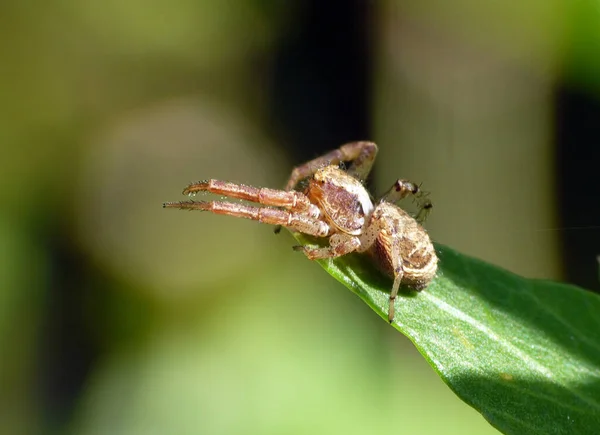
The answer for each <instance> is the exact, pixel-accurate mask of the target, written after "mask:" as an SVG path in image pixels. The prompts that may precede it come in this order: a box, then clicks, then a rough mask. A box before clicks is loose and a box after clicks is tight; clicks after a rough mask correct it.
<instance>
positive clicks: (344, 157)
mask: <svg viewBox="0 0 600 435" xmlns="http://www.w3.org/2000/svg"><path fill="white" fill-rule="evenodd" d="M376 156H377V145H376V144H375V143H373V142H368V141H358V142H349V143H346V144H344V145H342V146H341V147H339V148H337V149H335V150H333V151H330V152H328V153H327V154H325V155H323V156H321V157H317V158H316V159H314V160H310V161H308V162H306V163H304V164H302V165H300V166H296V167H295V168H294V169H293V170H292V174H291V175H290V179H289V180H288V182H287V184H286V186H285V190H287V191H291V190H293V189H294V188H295V187H296V186H297V185H298V183H299V182H300V181H301V180H303V179H305V178H307V177H310V176H312V175H313V174H314V173H315V172H316V171H318V170H319V169H320V168H322V167H323V166H327V165H337V164H338V163H340V162H351V164H350V167H349V168H348V170H347V172H348V173H349V174H350V175H352V176H353V177H355V178H358V179H359V180H364V179H366V178H367V175H369V172H371V168H372V166H373V162H374V161H375V157H376Z"/></svg>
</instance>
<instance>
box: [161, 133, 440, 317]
mask: <svg viewBox="0 0 600 435" xmlns="http://www.w3.org/2000/svg"><path fill="white" fill-rule="evenodd" d="M376 155H377V145H376V144H374V143H373V142H366V141H361V142H350V143H347V144H345V145H342V146H341V147H340V148H338V149H336V150H333V151H331V152H329V153H327V154H325V155H323V156H321V157H318V158H316V159H314V160H311V161H309V162H307V163H305V164H303V165H301V166H298V167H296V168H294V170H293V171H292V174H291V176H290V179H289V181H288V183H287V185H286V186H285V190H275V189H268V188H257V187H252V186H246V185H243V184H235V183H230V182H227V181H220V180H206V181H201V182H198V183H192V184H190V185H189V186H188V187H186V188H185V189H184V190H183V194H184V195H192V194H195V193H196V192H210V193H215V194H217V195H223V196H227V197H230V198H237V199H242V200H246V201H250V202H254V203H258V204H261V205H263V206H264V207H256V206H251V205H245V204H240V203H233V202H224V201H208V202H207V201H180V202H166V203H164V204H163V207H167V208H178V209H184V210H203V211H210V212H212V213H216V214H224V215H229V216H234V217H242V218H246V219H252V220H256V221H259V222H262V223H266V224H271V225H277V226H284V227H286V228H289V229H290V230H292V231H296V232H300V233H304V234H308V235H311V236H315V237H322V238H327V239H328V241H329V246H327V247H311V246H295V247H294V249H295V250H298V251H302V252H304V254H305V255H306V256H307V257H308V258H309V259H311V260H315V259H320V258H333V257H339V256H342V255H346V254H349V253H351V252H359V253H366V254H368V255H370V256H371V257H372V258H373V260H374V262H375V264H376V265H377V266H378V267H379V268H380V269H381V270H382V271H383V272H384V273H386V274H388V275H389V276H391V277H392V278H393V279H394V284H393V285H392V290H391V292H390V298H389V308H388V320H389V321H390V323H391V322H392V320H393V319H394V301H395V299H396V296H397V295H398V289H399V288H400V284H404V285H407V286H409V287H411V288H413V289H415V290H422V289H423V288H425V287H427V285H428V284H429V282H430V281H431V280H432V279H433V277H434V276H435V273H436V271H437V261H438V259H437V256H436V253H435V249H434V246H433V244H432V242H431V239H430V238H429V235H428V234H427V232H426V231H425V230H424V229H423V227H422V226H421V223H422V222H423V221H424V220H425V218H426V217H427V214H428V213H429V211H430V210H431V202H430V201H429V200H428V199H427V198H426V195H425V194H424V193H423V192H422V191H421V190H420V189H419V186H417V185H416V184H414V183H411V182H410V181H407V180H398V181H396V182H395V183H394V185H393V186H392V187H391V189H390V190H389V191H388V192H387V193H386V194H385V195H383V197H382V198H381V199H380V200H379V201H378V202H377V203H376V204H375V205H374V204H373V202H372V200H371V197H370V195H369V193H368V192H367V190H366V189H365V187H364V185H363V180H365V179H366V178H367V175H368V174H369V172H370V171H371V167H372V166H373V162H374V161H375V156H376ZM344 162H349V166H348V168H347V169H345V170H344V169H341V168H340V166H339V165H340V164H341V163H344ZM303 180H307V181H308V184H307V187H306V188H304V189H303V190H302V191H297V190H294V189H296V188H298V185H299V183H300V182H301V181H303ZM408 196H413V197H414V198H415V200H416V201H417V204H418V205H419V212H418V213H417V215H416V216H415V217H413V216H411V215H410V214H408V213H407V212H406V211H404V210H403V209H401V208H400V207H398V206H397V205H396V203H397V202H398V201H400V200H401V199H404V198H406V197H408Z"/></svg>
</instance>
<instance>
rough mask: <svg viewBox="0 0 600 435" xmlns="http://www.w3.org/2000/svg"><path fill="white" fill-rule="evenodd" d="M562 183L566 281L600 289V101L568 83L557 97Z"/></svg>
mask: <svg viewBox="0 0 600 435" xmlns="http://www.w3.org/2000/svg"><path fill="white" fill-rule="evenodd" d="M556 125H557V127H556V128H557V130H556V143H557V156H556V157H557V158H556V161H557V186H558V199H559V204H560V210H559V216H560V220H561V222H560V224H559V227H560V228H561V230H560V236H561V241H562V247H563V262H564V267H565V271H566V279H567V281H569V282H572V283H575V284H577V285H580V286H582V287H585V288H588V289H592V290H594V291H596V292H598V291H600V278H599V274H598V269H599V267H600V266H599V265H598V261H597V260H596V257H597V256H598V255H599V254H600V201H599V200H598V198H600V178H599V176H598V174H599V171H598V168H600V99H597V98H594V95H593V94H591V93H590V92H589V91H584V90H580V89H577V88H574V87H568V86H566V85H563V86H562V87H560V88H559V90H558V92H557V95H556Z"/></svg>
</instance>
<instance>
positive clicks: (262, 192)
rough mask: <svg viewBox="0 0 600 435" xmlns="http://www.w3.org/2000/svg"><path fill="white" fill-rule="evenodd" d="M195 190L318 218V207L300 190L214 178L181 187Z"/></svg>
mask: <svg viewBox="0 0 600 435" xmlns="http://www.w3.org/2000/svg"><path fill="white" fill-rule="evenodd" d="M197 192H210V193H215V194H217V195H223V196H227V197H229V198H237V199H243V200H246V201H250V202H256V203H258V204H263V205H268V206H274V207H283V208H287V209H290V210H292V211H297V212H308V214H309V215H310V216H311V217H314V218H318V217H319V215H320V210H319V208H318V207H317V206H316V205H314V204H312V203H311V202H310V201H309V200H308V198H307V197H306V196H305V195H304V194H303V193H301V192H295V191H291V192H286V191H283V190H275V189H268V188H259V187H254V186H247V185H245V184H236V183H231V182H229V181H220V180H214V179H211V180H205V181H199V182H197V183H192V184H190V185H188V186H187V187H186V188H185V189H183V194H184V195H194V194H195V193H197Z"/></svg>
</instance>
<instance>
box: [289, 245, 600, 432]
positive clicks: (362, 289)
mask: <svg viewBox="0 0 600 435" xmlns="http://www.w3.org/2000/svg"><path fill="white" fill-rule="evenodd" d="M298 240H300V241H301V242H302V243H314V241H310V240H309V239H307V238H306V237H302V236H298ZM436 249H437V251H438V256H439V259H440V270H439V272H438V276H437V277H436V278H435V279H434V281H433V282H432V283H431V284H430V285H429V287H428V288H427V289H426V290H424V291H422V292H419V293H416V292H410V291H407V292H405V293H403V294H402V295H401V296H400V297H399V298H398V299H397V301H396V316H395V319H394V322H393V326H394V327H395V328H396V329H397V330H399V331H400V332H402V333H403V334H404V335H406V336H407V337H408V338H409V339H410V340H411V341H412V342H413V343H414V344H415V346H416V347H417V348H418V350H419V351H420V352H421V354H422V355H423V356H424V357H425V358H426V359H427V361H428V362H429V363H430V364H431V366H432V367H433V368H434V369H435V370H436V371H437V373H438V374H439V375H440V377H441V378H442V379H443V380H444V382H446V384H447V385H448V386H449V387H450V388H451V389H452V390H453V391H454V392H455V393H456V394H457V395H458V396H459V397H460V398H461V399H462V400H463V401H465V402H466V403H468V404H469V405H471V406H472V407H473V408H475V409H477V410H478V411H479V412H481V414H482V415H483V416H484V417H485V418H486V419H487V420H488V421H489V422H490V423H491V424H492V425H493V426H494V427H496V428H497V429H498V430H500V431H502V432H503V433H506V434H511V435H513V434H514V435H521V434H531V435H534V434H586V435H587V434H594V433H600V297H598V295H596V294H594V293H592V292H589V291H586V290H583V289H581V288H578V287H575V286H572V285H567V284H561V283H556V282H551V281H542V280H531V279H526V278H522V277H519V276H517V275H514V274H513V273H510V272H508V271H506V270H503V269H501V268H498V267H496V266H493V265H490V264H487V263H485V262H483V261H480V260H477V259H474V258H471V257H467V256H464V255H462V254H459V253H457V252H455V251H453V250H452V249H450V248H448V247H445V246H442V245H436ZM320 264H321V265H322V266H323V267H324V268H325V270H326V271H327V272H329V273H330V274H331V275H332V276H333V277H334V278H336V279H337V280H338V281H340V282H341V283H343V284H344V285H345V286H346V287H348V288H349V289H350V290H352V291H353V292H354V293H356V294H357V295H358V296H359V297H360V298H361V299H362V300H363V301H365V302H366V303H367V304H368V305H369V306H370V307H371V308H372V309H373V310H374V311H375V312H377V314H379V315H380V316H381V317H382V318H384V319H385V321H387V310H388V297H389V290H390V289H391V286H392V281H391V279H389V278H387V277H385V276H383V275H382V274H381V273H380V272H379V271H378V270H377V269H375V267H374V266H373V265H372V264H371V263H370V261H369V259H368V258H366V257H364V256H360V255H354V254H353V255H347V256H344V257H340V258H337V259H334V260H324V261H320Z"/></svg>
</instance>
